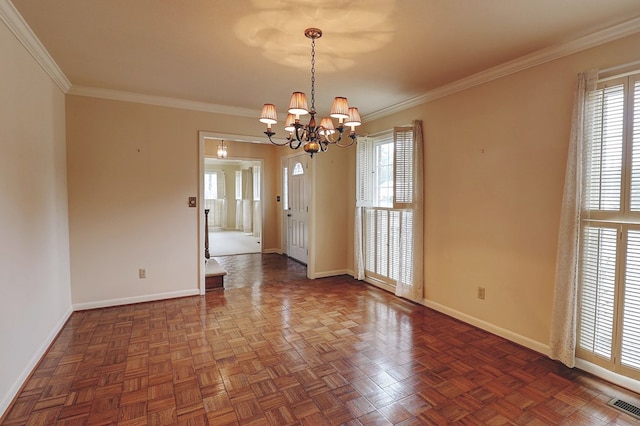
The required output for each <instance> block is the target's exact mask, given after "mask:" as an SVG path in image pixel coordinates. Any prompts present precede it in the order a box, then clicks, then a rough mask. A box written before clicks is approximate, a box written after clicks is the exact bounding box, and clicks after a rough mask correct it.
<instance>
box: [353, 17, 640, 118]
mask: <svg viewBox="0 0 640 426" xmlns="http://www.w3.org/2000/svg"><path fill="white" fill-rule="evenodd" d="M637 32H640V18H635V19H632V20H630V21H627V22H624V23H622V24H618V25H614V26H612V27H609V28H606V29H604V30H601V31H598V32H595V33H593V34H589V35H586V36H584V37H580V38H578V39H576V40H572V41H569V42H565V43H561V44H556V45H554V46H550V47H547V48H544V49H541V50H538V51H536V52H533V53H530V54H528V55H525V56H521V57H519V58H517V59H514V60H511V61H509V62H505V63H503V64H500V65H497V66H495V67H492V68H488V69H486V70H484V71H480V72H478V73H476V74H472V75H470V76H468V77H465V78H462V79H460V80H457V81H454V82H452V83H449V84H445V85H444V86H441V87H438V88H436V89H433V90H430V91H428V92H426V93H424V94H422V95H420V96H415V97H413V98H408V99H406V100H404V101H401V102H398V103H396V104H394V105H392V106H390V107H388V108H383V109H381V110H378V111H375V112H372V113H370V114H365V115H363V117H362V118H363V121H364V120H366V121H372V120H376V119H379V118H382V117H386V116H388V115H391V114H394V113H396V112H400V111H404V110H406V109H409V108H412V107H414V106H418V105H422V104H424V103H427V102H431V101H434V100H436V99H440V98H443V97H445V96H449V95H452V94H454V93H458V92H461V91H463V90H466V89H470V88H471V87H474V86H478V85H480V84H484V83H488V82H490V81H492V80H496V79H498V78H501V77H505V76H507V75H510V74H514V73H517V72H520V71H523V70H526V69H528V68H533V67H536V66H538V65H542V64H544V63H547V62H551V61H554V60H556V59H559V58H562V57H565V56H569V55H572V54H574V53H577V52H580V51H582V50H586V49H589V48H592V47H596V46H599V45H601V44H605V43H608V42H611V41H614V40H617V39H620V38H623V37H626V36H630V35H632V34H635V33H637Z"/></svg>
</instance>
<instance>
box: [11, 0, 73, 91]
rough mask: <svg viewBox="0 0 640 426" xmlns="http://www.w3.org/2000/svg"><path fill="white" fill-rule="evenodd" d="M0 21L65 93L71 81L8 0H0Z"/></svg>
mask: <svg viewBox="0 0 640 426" xmlns="http://www.w3.org/2000/svg"><path fill="white" fill-rule="evenodd" d="M0 21H2V22H4V24H5V25H6V26H7V28H9V30H10V31H11V32H12V33H13V35H15V36H16V38H17V39H18V41H20V43H22V45H23V46H24V48H25V49H26V50H27V51H28V52H29V53H30V54H31V56H33V58H34V59H35V60H36V62H38V64H39V65H40V66H41V67H42V69H43V70H44V71H45V72H46V73H47V74H48V75H49V77H51V79H52V80H53V82H54V83H55V84H56V85H57V86H58V87H59V88H60V90H62V92H63V93H67V92H68V91H69V89H70V88H71V82H69V79H67V77H66V76H65V75H64V73H63V72H62V70H61V69H60V67H59V66H58V64H56V61H54V60H53V58H52V57H51V55H49V52H47V49H45V47H44V46H43V45H42V43H40V40H38V37H36V35H35V34H34V33H33V31H31V28H30V27H29V25H28V24H27V23H26V22H25V20H24V19H23V18H22V16H21V15H20V13H18V11H17V10H16V8H15V6H14V5H13V3H11V1H9V0H0Z"/></svg>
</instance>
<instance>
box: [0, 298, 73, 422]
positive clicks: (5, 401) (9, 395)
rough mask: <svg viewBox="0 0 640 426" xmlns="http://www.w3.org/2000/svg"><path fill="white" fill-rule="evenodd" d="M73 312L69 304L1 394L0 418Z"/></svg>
mask: <svg viewBox="0 0 640 426" xmlns="http://www.w3.org/2000/svg"><path fill="white" fill-rule="evenodd" d="M72 313H73V309H72V308H71V306H69V309H67V311H66V312H65V313H64V314H63V315H62V318H60V320H59V321H58V322H57V323H56V325H55V326H54V327H53V328H52V329H51V332H50V333H49V335H48V336H47V338H46V339H45V340H44V342H43V343H42V345H40V347H39V348H38V350H37V351H36V352H35V353H34V354H33V356H32V357H31V359H30V360H29V362H28V363H27V365H26V366H25V368H24V369H23V370H22V373H20V375H19V376H18V378H17V379H16V381H15V382H14V383H13V385H12V386H11V389H9V390H8V391H7V392H6V393H5V394H4V395H2V400H1V401H0V418H2V416H3V415H4V412H5V411H6V410H7V408H9V404H11V401H13V398H15V397H16V395H17V394H18V392H19V391H20V389H21V388H22V385H23V384H24V383H25V382H26V381H27V379H28V378H29V376H30V375H31V373H32V372H33V370H34V369H35V368H36V366H37V365H38V363H39V362H40V360H41V359H42V357H43V356H44V355H45V354H46V353H47V350H48V349H49V346H50V345H51V343H53V340H54V339H55V338H56V336H57V335H58V333H60V330H62V327H64V325H65V323H66V322H67V320H68V319H69V317H70V316H71V314H72Z"/></svg>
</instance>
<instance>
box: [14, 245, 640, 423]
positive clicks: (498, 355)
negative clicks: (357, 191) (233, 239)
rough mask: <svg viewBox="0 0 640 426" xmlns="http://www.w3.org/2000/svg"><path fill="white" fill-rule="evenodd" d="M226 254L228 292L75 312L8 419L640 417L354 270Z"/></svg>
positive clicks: (582, 380) (601, 387)
mask: <svg viewBox="0 0 640 426" xmlns="http://www.w3.org/2000/svg"><path fill="white" fill-rule="evenodd" d="M217 260H218V261H219V262H220V263H221V264H222V265H223V266H224V267H225V268H226V269H227V270H228V271H229V275H228V277H226V280H225V281H226V285H227V288H226V289H224V290H216V291H213V292H211V293H208V294H207V295H206V296H202V297H201V296H195V297H187V298H181V299H173V300H165V301H158V302H150V303H141V304H135V305H127V306H120V307H110V308H104V309H95V310H89V311H81V312H75V313H73V314H72V316H71V318H70V319H69V321H68V323H67V324H66V325H65V326H64V328H63V330H62V331H61V333H60V335H59V336H58V337H57V338H56V340H55V342H54V343H53V344H52V346H51V348H50V350H49V352H48V353H47V355H46V356H45V357H44V358H43V360H42V362H41V363H40V365H39V366H38V367H37V368H36V369H35V371H34V372H33V374H32V376H31V378H30V379H29V380H28V381H27V383H26V384H25V386H24V388H23V389H22V391H21V392H20V394H19V395H18V397H17V399H16V400H15V401H14V404H13V405H12V407H11V408H10V410H8V411H7V413H6V414H5V417H4V419H3V421H2V424H5V425H23V424H33V425H53V424H56V425H115V424H117V425H146V424H148V425H173V424H184V425H187V424H189V425H207V424H209V425H249V424H252V425H339V424H349V425H390V424H396V425H419V424H461V425H504V424H517V425H550V424H566V425H608V424H638V422H637V421H636V420H635V419H634V418H632V417H631V416H629V415H627V414H625V413H621V412H619V411H617V410H616V409H614V408H612V407H610V406H608V405H607V402H608V401H609V399H610V398H612V397H614V396H615V397H624V398H625V399H627V400H629V401H630V402H634V403H639V402H640V400H639V398H638V395H636V394H634V393H630V392H627V391H625V390H623V389H621V388H618V387H616V386H613V385H610V384H608V383H606V382H603V381H601V380H598V379H596V378H594V377H592V376H590V375H588V374H585V373H581V372H580V371H578V370H571V369H568V368H566V367H564V366H562V365H560V364H558V363H557V362H554V361H551V360H549V359H548V358H546V357H545V356H543V355H540V354H538V353H536V352H532V351H530V350H528V349H525V348H523V347H521V346H519V345H517V344H514V343H511V342H509V341H506V340H504V339H502V338H499V337H497V336H494V335H492V334H489V333H486V332H484V331H482V330H479V329H477V328H474V327H472V326H469V325H466V324H464V323H462V322H459V321H456V320H454V319H451V318H449V317H447V316H445V315H442V314H439V313H437V312H434V311H432V310H430V309H427V308H425V307H423V306H420V305H416V304H413V303H410V302H408V301H405V300H402V299H399V298H397V297H395V296H393V295H391V294H389V293H386V292H384V291H382V290H379V289H377V288H375V287H372V286H369V285H367V284H363V283H361V282H357V281H354V280H353V279H351V278H350V277H347V276H340V277H333V278H324V279H317V280H308V279H306V278H305V270H304V267H303V266H302V265H300V264H298V263H296V262H293V261H290V260H288V259H286V258H284V257H282V256H278V255H275V254H265V255H260V254H254V255H242V256H237V257H220V258H217ZM5 350H6V348H5Z"/></svg>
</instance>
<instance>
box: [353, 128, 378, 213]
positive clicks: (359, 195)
mask: <svg viewBox="0 0 640 426" xmlns="http://www.w3.org/2000/svg"><path fill="white" fill-rule="evenodd" d="M373 154H374V153H373V143H372V141H370V140H369V139H367V138H361V139H359V140H358V144H357V145H356V156H357V161H356V183H357V184H356V206H358V207H370V206H372V205H373V173H374V164H373V162H374V161H373Z"/></svg>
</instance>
